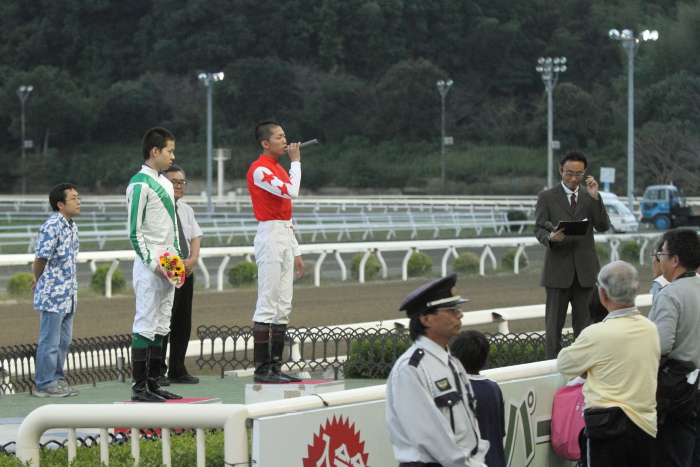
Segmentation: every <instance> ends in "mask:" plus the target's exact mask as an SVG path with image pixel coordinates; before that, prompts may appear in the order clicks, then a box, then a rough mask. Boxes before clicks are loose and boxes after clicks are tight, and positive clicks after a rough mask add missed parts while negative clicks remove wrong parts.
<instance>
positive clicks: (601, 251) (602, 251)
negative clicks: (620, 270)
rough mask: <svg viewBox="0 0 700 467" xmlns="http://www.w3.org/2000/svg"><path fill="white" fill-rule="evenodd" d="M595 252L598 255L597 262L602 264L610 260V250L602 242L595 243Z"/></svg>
mask: <svg viewBox="0 0 700 467" xmlns="http://www.w3.org/2000/svg"><path fill="white" fill-rule="evenodd" d="M595 252H596V255H598V262H599V263H600V265H601V266H604V265H606V264H608V263H609V262H610V252H609V251H608V249H607V248H606V247H605V245H603V244H602V243H596V244H595Z"/></svg>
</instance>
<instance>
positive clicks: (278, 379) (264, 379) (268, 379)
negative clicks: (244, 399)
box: [253, 372, 290, 384]
mask: <svg viewBox="0 0 700 467" xmlns="http://www.w3.org/2000/svg"><path fill="white" fill-rule="evenodd" d="M253 382H255V383H267V384H286V383H289V382H290V381H289V380H288V379H287V378H284V377H282V376H277V375H276V374H274V373H271V372H267V373H255V374H253Z"/></svg>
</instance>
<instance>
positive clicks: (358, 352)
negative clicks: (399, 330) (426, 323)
mask: <svg viewBox="0 0 700 467" xmlns="http://www.w3.org/2000/svg"><path fill="white" fill-rule="evenodd" d="M411 344H412V342H411V340H410V337H409V335H408V333H405V334H396V333H392V334H389V333H380V334H373V335H370V334H367V335H365V337H363V338H362V339H356V340H353V341H352V342H351V343H350V352H349V353H348V359H347V360H346V362H345V365H344V366H343V374H344V375H345V377H346V378H367V379H383V378H388V377H389V373H391V368H392V367H393V366H394V362H396V360H397V359H398V358H399V356H401V354H402V353H404V352H405V351H406V349H407V348H409V347H410V346H411Z"/></svg>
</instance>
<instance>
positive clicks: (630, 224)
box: [598, 191, 639, 233]
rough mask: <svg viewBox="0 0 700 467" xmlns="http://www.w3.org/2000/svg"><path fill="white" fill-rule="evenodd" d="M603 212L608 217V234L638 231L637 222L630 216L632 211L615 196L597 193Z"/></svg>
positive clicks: (601, 192)
mask: <svg viewBox="0 0 700 467" xmlns="http://www.w3.org/2000/svg"><path fill="white" fill-rule="evenodd" d="M598 194H600V196H601V198H603V204H605V210H606V211H608V216H610V230H609V232H612V233H615V232H636V231H637V229H639V222H637V219H636V218H635V217H634V214H632V211H630V210H629V208H628V207H627V206H625V205H624V204H623V203H622V201H620V200H619V199H617V195H616V194H614V193H609V192H607V191H599V192H598Z"/></svg>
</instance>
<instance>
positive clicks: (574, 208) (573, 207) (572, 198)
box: [571, 193, 576, 213]
mask: <svg viewBox="0 0 700 467" xmlns="http://www.w3.org/2000/svg"><path fill="white" fill-rule="evenodd" d="M571 212H572V213H573V212H576V193H571Z"/></svg>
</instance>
